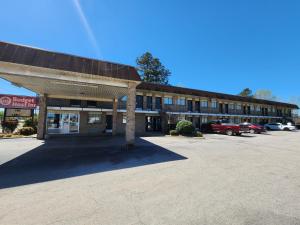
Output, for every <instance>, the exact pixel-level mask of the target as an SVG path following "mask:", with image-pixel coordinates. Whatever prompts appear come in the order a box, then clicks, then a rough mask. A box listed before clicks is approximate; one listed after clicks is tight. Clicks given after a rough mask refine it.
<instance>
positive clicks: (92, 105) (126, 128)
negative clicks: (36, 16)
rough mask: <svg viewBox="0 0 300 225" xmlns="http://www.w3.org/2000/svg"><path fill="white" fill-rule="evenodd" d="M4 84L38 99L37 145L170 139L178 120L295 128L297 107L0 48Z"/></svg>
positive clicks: (123, 68) (113, 66) (114, 66)
mask: <svg viewBox="0 0 300 225" xmlns="http://www.w3.org/2000/svg"><path fill="white" fill-rule="evenodd" d="M0 78H3V79H5V80H7V81H9V82H11V83H12V84H14V85H16V86H19V87H24V88H27V89H29V90H31V91H33V92H35V93H37V95H38V96H39V101H38V105H39V107H38V109H39V116H38V134H37V138H38V139H44V138H48V137H51V136H57V135H78V136H81V135H82V136H83V135H85V136H87V135H105V134H112V135H119V134H120V135H125V137H126V142H127V144H129V145H131V144H134V140H135V135H143V134H145V133H147V132H167V131H168V130H169V129H173V128H174V126H175V125H176V123H177V122H178V121H179V120H182V119H186V120H190V121H191V122H193V124H194V125H195V127H196V128H200V126H201V124H203V123H207V122H208V121H210V120H216V119H228V120H230V121H232V122H234V123H240V122H243V121H249V122H252V123H267V122H276V121H289V120H291V119H292V110H294V109H298V107H297V106H296V105H293V104H288V103H282V102H274V101H267V100H260V99H253V98H246V97H240V96H236V95H228V94H222V93H215V92H208V91H202V90H195V89H189V88H181V87H174V86H168V85H159V84H152V83H145V82H142V81H141V79H140V76H139V75H138V73H137V71H136V69H135V68H134V67H132V66H128V65H123V64H118V63H111V62H106V61H101V60H95V59H89V58H84V57H78V56H73V55H69V54H63V53H57V52H51V51H47V50H42V49H37V48H32V47H27V46H21V45H16V44H11V43H6V42H0Z"/></svg>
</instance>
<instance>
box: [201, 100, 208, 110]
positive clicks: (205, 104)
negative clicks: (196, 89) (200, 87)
mask: <svg viewBox="0 0 300 225" xmlns="http://www.w3.org/2000/svg"><path fill="white" fill-rule="evenodd" d="M200 104H201V107H203V108H207V107H208V102H207V100H201V103H200Z"/></svg>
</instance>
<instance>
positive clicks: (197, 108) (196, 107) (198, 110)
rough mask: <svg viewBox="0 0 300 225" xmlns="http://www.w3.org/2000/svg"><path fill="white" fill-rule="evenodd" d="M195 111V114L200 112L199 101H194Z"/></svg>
mask: <svg viewBox="0 0 300 225" xmlns="http://www.w3.org/2000/svg"><path fill="white" fill-rule="evenodd" d="M195 110H196V111H197V112H200V102H199V101H195Z"/></svg>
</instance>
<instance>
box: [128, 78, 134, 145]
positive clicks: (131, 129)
mask: <svg viewBox="0 0 300 225" xmlns="http://www.w3.org/2000/svg"><path fill="white" fill-rule="evenodd" d="M135 104H136V84H135V83H129V84H128V96H127V105H126V111H127V113H126V120H127V121H126V143H127V145H129V146H130V145H133V144H134V140H135Z"/></svg>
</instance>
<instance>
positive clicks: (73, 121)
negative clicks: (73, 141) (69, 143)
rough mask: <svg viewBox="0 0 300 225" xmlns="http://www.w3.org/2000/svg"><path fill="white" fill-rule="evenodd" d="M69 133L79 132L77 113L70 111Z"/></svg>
mask: <svg viewBox="0 0 300 225" xmlns="http://www.w3.org/2000/svg"><path fill="white" fill-rule="evenodd" d="M69 120H70V123H69V133H78V132H79V114H78V113H70V114H69Z"/></svg>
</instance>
